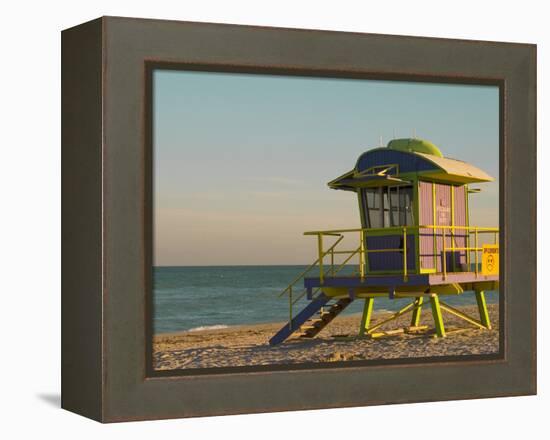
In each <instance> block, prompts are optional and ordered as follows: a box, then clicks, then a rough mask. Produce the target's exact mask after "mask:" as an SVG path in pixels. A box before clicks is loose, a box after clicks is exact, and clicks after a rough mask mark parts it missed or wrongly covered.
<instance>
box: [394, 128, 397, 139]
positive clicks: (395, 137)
mask: <svg viewBox="0 0 550 440" xmlns="http://www.w3.org/2000/svg"><path fill="white" fill-rule="evenodd" d="M393 138H394V139H397V136H396V135H395V128H394V129H393Z"/></svg>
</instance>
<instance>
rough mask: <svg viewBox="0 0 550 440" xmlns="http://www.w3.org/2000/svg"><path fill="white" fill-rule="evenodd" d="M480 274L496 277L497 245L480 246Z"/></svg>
mask: <svg viewBox="0 0 550 440" xmlns="http://www.w3.org/2000/svg"><path fill="white" fill-rule="evenodd" d="M481 274H482V275H498V244H484V245H483V246H482V251H481Z"/></svg>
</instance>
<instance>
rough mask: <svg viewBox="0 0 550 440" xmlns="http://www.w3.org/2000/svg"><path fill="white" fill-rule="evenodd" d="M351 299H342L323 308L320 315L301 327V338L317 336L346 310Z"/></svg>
mask: <svg viewBox="0 0 550 440" xmlns="http://www.w3.org/2000/svg"><path fill="white" fill-rule="evenodd" d="M352 301H353V300H352V299H351V298H342V299H340V300H338V301H337V302H335V303H334V304H331V305H330V306H329V307H328V310H326V308H327V307H323V308H321V310H320V311H319V313H318V314H317V315H316V316H314V317H312V318H310V319H308V320H307V321H306V322H304V323H303V324H302V325H301V326H300V331H301V334H300V335H299V336H300V337H301V338H313V337H315V336H317V335H318V334H319V333H320V332H321V330H323V329H324V328H325V327H326V326H327V325H329V324H330V322H331V321H332V320H333V319H334V318H336V317H337V316H338V315H339V314H340V313H342V312H343V311H344V309H345V308H346V307H347V306H349V305H350V304H351V303H352Z"/></svg>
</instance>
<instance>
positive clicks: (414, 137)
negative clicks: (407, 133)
mask: <svg viewBox="0 0 550 440" xmlns="http://www.w3.org/2000/svg"><path fill="white" fill-rule="evenodd" d="M413 139H416V128H415V129H414V130H413Z"/></svg>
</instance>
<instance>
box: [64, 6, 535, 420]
mask: <svg viewBox="0 0 550 440" xmlns="http://www.w3.org/2000/svg"><path fill="white" fill-rule="evenodd" d="M158 66H162V67H163V68H174V69H182V70H206V71H218V72H247V73H258V74H261V73H272V74H273V73H275V74H281V75H300V76H325V77H343V78H367V79H386V80H395V81H400V80H401V81H403V80H407V81H423V82H440V83H441V82H443V83H466V84H493V85H497V86H498V87H499V89H500V176H501V179H500V243H501V247H502V248H503V253H502V256H501V259H500V274H501V275H500V276H501V301H500V322H501V333H500V335H501V338H500V344H501V350H500V353H499V354H498V355H483V356H482V355H480V356H468V357H466V358H462V357H460V358H459V357H447V358H437V359H436V358H433V359H414V360H407V359H399V360H388V361H377V362H368V361H358V362H336V363H331V364H330V365H327V364H318V365H315V364H303V365H299V366H292V367H291V366H277V367H273V366H268V367H265V368H263V367H250V368H246V367H242V368H240V369H231V368H230V369H216V370H208V371H204V372H196V371H195V372H193V373H192V374H189V373H186V372H185V371H183V370H177V371H170V372H164V373H158V372H155V371H153V370H152V368H151V362H150V358H151V319H150V318H151V316H150V313H151V307H150V306H151V261H152V260H151V253H152V250H151V248H152V223H151V220H152V189H151V188H152V184H151V179H152V170H151V161H152V160H151V154H152V153H151V130H150V124H151V118H150V114H151V113H150V112H151V109H150V101H151V100H150V99H149V98H150V95H151V90H150V85H151V82H150V74H151V69H153V68H155V67H158ZM535 393H536V46H534V45H529V44H515V43H496V42H480V41H463V40H449V39H434V38H420V37H402V36H390V35H374V34H358V33H344V32H329V31H314V30H301V29H279V28H261V27H253V26H237V25H225V24H205V23H191V22H176V21H162V20H145V19H131V18H116V17H103V18H99V19H97V20H94V21H91V22H88V23H85V24H82V25H79V26H76V27H74V28H71V29H67V30H65V31H63V33H62V407H63V408H65V409H67V410H70V411H73V412H76V413H78V414H81V415H84V416H86V417H90V418H92V419H95V420H98V421H101V422H116V421H129V420H143V419H161V418H175V417H192V416H205V415H221V414H238V413H254V412H268V411H283V410H300V409H313V408H328V407H348V406H362V405H374V404H388V403H403V402H422V401H432V400H451V399H472V398H483V397H495V396H514V395H527V394H535Z"/></svg>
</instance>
